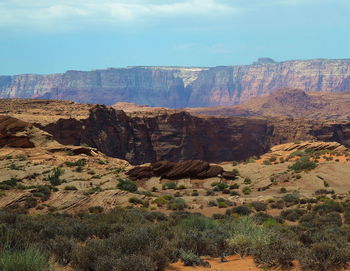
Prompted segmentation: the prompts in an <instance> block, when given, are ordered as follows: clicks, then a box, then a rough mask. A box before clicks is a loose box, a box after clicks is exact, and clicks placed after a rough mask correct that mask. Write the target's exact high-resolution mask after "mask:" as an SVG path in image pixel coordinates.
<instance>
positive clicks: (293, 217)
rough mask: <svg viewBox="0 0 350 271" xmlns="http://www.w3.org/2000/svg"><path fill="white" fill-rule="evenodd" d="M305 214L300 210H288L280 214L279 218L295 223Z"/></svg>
mask: <svg viewBox="0 0 350 271" xmlns="http://www.w3.org/2000/svg"><path fill="white" fill-rule="evenodd" d="M305 213H306V211H305V210H302V209H288V210H284V211H282V212H281V215H280V217H281V218H283V219H285V220H288V221H297V220H299V218H300V217H302V216H303V215H304V214H305Z"/></svg>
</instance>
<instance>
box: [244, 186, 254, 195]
mask: <svg viewBox="0 0 350 271" xmlns="http://www.w3.org/2000/svg"><path fill="white" fill-rule="evenodd" d="M251 192H252V190H251V188H250V187H249V186H245V187H243V188H242V193H243V194H244V195H249V194H250V193H251Z"/></svg>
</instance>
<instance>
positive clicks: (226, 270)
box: [165, 256, 300, 271]
mask: <svg viewBox="0 0 350 271" xmlns="http://www.w3.org/2000/svg"><path fill="white" fill-rule="evenodd" d="M204 260H206V261H208V262H209V263H210V265H211V267H210V268H204V267H191V266H184V265H183V263H181V262H177V263H175V264H172V265H170V266H169V267H168V268H167V269H165V271H195V270H196V271H201V270H203V271H259V270H268V269H263V268H259V267H257V266H256V265H255V263H254V260H253V258H252V257H246V258H244V259H240V258H239V257H238V256H230V257H227V260H228V262H225V263H222V262H221V261H220V259H219V258H215V259H210V258H204ZM274 270H275V271H279V270H278V269H274ZM289 270H290V271H299V270H300V269H299V268H296V267H295V268H292V269H289Z"/></svg>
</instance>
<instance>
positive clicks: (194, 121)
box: [41, 106, 350, 164]
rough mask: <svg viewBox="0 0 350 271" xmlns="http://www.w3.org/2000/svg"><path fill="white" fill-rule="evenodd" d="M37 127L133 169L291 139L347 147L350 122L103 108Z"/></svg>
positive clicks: (229, 156) (224, 155)
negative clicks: (128, 112) (141, 112)
mask: <svg viewBox="0 0 350 271" xmlns="http://www.w3.org/2000/svg"><path fill="white" fill-rule="evenodd" d="M41 128H42V129H45V130H46V131H47V132H49V133H50V134H52V135H53V136H54V138H55V139H56V140H57V141H59V142H60V143H62V144H72V145H81V144H83V143H86V144H88V145H89V146H91V147H94V148H97V149H98V150H100V151H102V152H103V153H105V154H107V155H109V156H112V157H118V158H121V159H125V160H127V161H129V162H131V163H133V164H143V163H147V162H155V161H161V160H169V161H181V160H193V159H200V160H204V161H207V162H222V161H232V160H243V159H246V158H248V157H250V156H253V155H259V154H262V153H265V152H267V151H268V150H269V149H270V147H271V146H274V145H278V144H283V143H287V142H293V141H296V140H320V141H335V142H339V143H341V144H344V145H345V146H350V122H328V121H312V120H302V119H291V118H269V119H264V118H252V117H250V118H244V117H196V116H193V115H191V114H189V113H186V112H178V113H164V114H158V115H157V114H155V115H147V114H146V115H143V116H128V115H126V114H125V113H124V112H123V111H117V110H114V109H113V108H110V107H106V106H95V107H93V108H92V109H91V111H90V115H89V117H88V118H87V119H82V120H76V119H60V120H59V121H57V122H53V123H51V124H48V125H46V126H42V127H41Z"/></svg>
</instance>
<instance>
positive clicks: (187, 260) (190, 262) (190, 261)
mask: <svg viewBox="0 0 350 271" xmlns="http://www.w3.org/2000/svg"><path fill="white" fill-rule="evenodd" d="M179 253H180V260H181V261H182V262H183V263H184V265H185V266H205V267H207V264H206V263H205V262H204V261H203V260H202V259H201V258H200V257H199V256H197V255H196V254H194V253H193V252H191V251H184V250H183V249H180V251H179Z"/></svg>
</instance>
